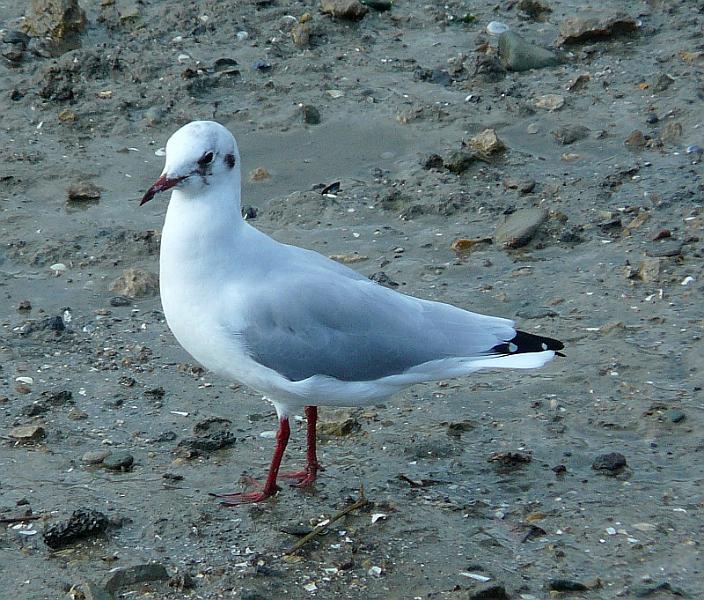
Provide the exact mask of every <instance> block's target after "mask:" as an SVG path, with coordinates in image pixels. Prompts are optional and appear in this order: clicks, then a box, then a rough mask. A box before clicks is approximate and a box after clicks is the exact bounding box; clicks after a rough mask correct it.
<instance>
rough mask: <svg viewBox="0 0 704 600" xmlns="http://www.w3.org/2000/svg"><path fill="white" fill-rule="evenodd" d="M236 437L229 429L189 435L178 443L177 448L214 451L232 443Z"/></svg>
mask: <svg viewBox="0 0 704 600" xmlns="http://www.w3.org/2000/svg"><path fill="white" fill-rule="evenodd" d="M236 440H237V438H236V437H235V436H234V435H233V434H232V433H230V432H229V431H218V432H215V433H213V434H211V435H208V436H202V437H189V438H186V439H183V440H181V441H180V442H179V443H178V446H179V448H186V449H189V450H202V451H203V452H214V451H215V450H221V449H222V448H228V447H230V446H232V445H234V443H235V441H236Z"/></svg>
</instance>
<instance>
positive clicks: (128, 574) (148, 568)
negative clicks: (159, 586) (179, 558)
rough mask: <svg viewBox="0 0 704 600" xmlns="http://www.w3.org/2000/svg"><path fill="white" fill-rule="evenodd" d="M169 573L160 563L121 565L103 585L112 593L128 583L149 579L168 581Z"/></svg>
mask: <svg viewBox="0 0 704 600" xmlns="http://www.w3.org/2000/svg"><path fill="white" fill-rule="evenodd" d="M168 578H169V574H168V573H167V571H166V567H164V565H162V564H159V563H147V564H143V565H134V566H131V567H119V568H117V569H115V570H114V571H113V572H111V573H110V574H109V575H108V577H107V578H106V579H105V581H104V582H103V587H104V588H105V589H106V590H107V591H108V592H109V593H111V594H113V593H114V592H116V591H117V590H119V589H120V588H123V587H125V586H128V585H134V584H136V583H145V582H147V581H166V580H167V579H168Z"/></svg>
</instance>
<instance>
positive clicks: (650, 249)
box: [645, 238, 684, 257]
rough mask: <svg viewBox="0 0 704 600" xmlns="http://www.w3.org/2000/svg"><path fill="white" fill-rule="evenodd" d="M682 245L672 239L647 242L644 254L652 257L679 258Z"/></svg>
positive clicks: (680, 242)
mask: <svg viewBox="0 0 704 600" xmlns="http://www.w3.org/2000/svg"><path fill="white" fill-rule="evenodd" d="M683 247H684V243H683V242H682V241H680V240H676V239H673V238H664V239H661V240H658V241H656V242H649V243H648V244H647V245H646V246H645V253H646V254H647V255H648V256H653V257H672V256H680V255H681V254H682V248H683Z"/></svg>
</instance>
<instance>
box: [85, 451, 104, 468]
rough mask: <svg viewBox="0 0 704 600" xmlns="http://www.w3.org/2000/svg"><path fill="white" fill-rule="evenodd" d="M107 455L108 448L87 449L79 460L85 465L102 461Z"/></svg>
mask: <svg viewBox="0 0 704 600" xmlns="http://www.w3.org/2000/svg"><path fill="white" fill-rule="evenodd" d="M109 455H110V450H88V452H85V453H84V454H83V456H81V461H82V462H84V463H85V464H87V465H97V464H100V463H102V462H103V460H105V458H107V457H108V456H109Z"/></svg>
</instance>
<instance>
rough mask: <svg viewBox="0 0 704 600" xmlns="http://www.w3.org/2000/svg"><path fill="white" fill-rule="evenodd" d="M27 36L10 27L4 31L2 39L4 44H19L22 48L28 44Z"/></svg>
mask: <svg viewBox="0 0 704 600" xmlns="http://www.w3.org/2000/svg"><path fill="white" fill-rule="evenodd" d="M29 39H30V38H29V36H28V35H27V34H26V33H24V32H22V31H17V30H16V29H12V30H10V31H6V32H5V35H4V36H3V37H2V41H3V42H4V43H5V44H21V45H22V48H23V50H24V49H26V48H27V45H28V44H29Z"/></svg>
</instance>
